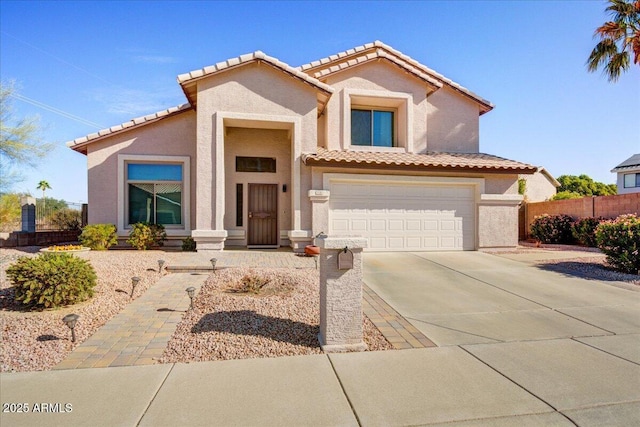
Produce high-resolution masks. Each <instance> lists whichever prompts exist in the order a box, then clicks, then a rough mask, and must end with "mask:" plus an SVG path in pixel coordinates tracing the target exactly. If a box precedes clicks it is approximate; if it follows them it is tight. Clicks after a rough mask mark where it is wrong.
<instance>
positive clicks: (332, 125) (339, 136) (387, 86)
mask: <svg viewBox="0 0 640 427" xmlns="http://www.w3.org/2000/svg"><path fill="white" fill-rule="evenodd" d="M325 82H326V83H327V84H329V85H330V86H332V87H333V88H334V89H335V92H334V94H333V95H332V97H331V99H330V100H329V103H328V104H327V108H326V110H325V115H326V117H327V119H326V120H327V133H326V137H325V139H324V140H320V141H319V143H318V145H320V146H324V147H327V148H328V149H330V150H341V149H343V148H344V145H345V143H344V135H343V127H342V123H343V118H344V117H345V115H347V114H349V117H350V114H351V113H350V111H345V109H344V105H343V104H344V97H343V92H344V90H345V89H354V90H363V91H391V92H402V93H406V94H410V95H411V97H412V100H413V105H412V109H413V151H414V152H423V151H424V150H425V148H426V145H427V86H426V84H425V83H424V82H423V81H421V80H419V79H418V78H415V77H412V76H410V75H409V74H407V73H405V72H402V71H400V69H399V68H398V67H397V66H395V65H391V64H389V63H388V62H387V61H384V60H381V61H377V62H374V63H368V64H364V65H361V66H358V67H354V68H350V69H347V70H345V71H343V72H340V73H337V74H335V75H332V76H329V77H328V78H327V79H326V81H325Z"/></svg>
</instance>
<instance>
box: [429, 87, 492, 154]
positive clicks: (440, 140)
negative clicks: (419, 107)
mask: <svg viewBox="0 0 640 427" xmlns="http://www.w3.org/2000/svg"><path fill="white" fill-rule="evenodd" d="M428 99H429V105H428V113H427V114H428V115H427V122H428V124H429V126H428V128H427V150H428V151H448V152H457V153H477V152H479V147H480V145H479V140H480V130H479V126H480V123H479V122H480V121H479V115H478V114H479V111H478V105H477V104H476V103H474V102H473V101H471V100H469V99H467V98H465V97H464V96H462V95H460V94H459V93H457V92H455V91H454V90H452V89H449V88H447V87H443V88H442V89H440V90H438V91H436V92H435V93H433V94H432V95H430V96H429V98H428Z"/></svg>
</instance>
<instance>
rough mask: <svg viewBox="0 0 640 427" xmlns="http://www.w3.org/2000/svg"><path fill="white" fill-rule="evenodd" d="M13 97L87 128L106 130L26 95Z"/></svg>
mask: <svg viewBox="0 0 640 427" xmlns="http://www.w3.org/2000/svg"><path fill="white" fill-rule="evenodd" d="M11 96H12V97H14V98H16V99H19V100H20V101H23V102H26V103H28V104H31V105H35V106H36V107H40V108H42V109H44V110H47V111H51V112H52V113H56V114H58V115H60V116H62V117H66V118H67V119H71V120H75V121H76V122H79V123H82V124H85V125H87V126H91V127H94V128H96V129H105V128H106V126H102V125H100V124H98V123H95V122H92V121H89V120H86V119H83V118H82V117H78V116H76V115H73V114H71V113H67V112H66V111H63V110H60V109H58V108H55V107H52V106H51V105H47V104H45V103H42V102H40V101H36V100H35V99H31V98H27V97H26V96H24V95H19V94H16V93H12V94H11Z"/></svg>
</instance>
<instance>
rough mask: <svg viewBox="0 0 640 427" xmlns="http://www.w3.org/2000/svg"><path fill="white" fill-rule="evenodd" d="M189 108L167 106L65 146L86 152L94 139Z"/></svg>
mask: <svg viewBox="0 0 640 427" xmlns="http://www.w3.org/2000/svg"><path fill="white" fill-rule="evenodd" d="M191 109H192V107H191V104H182V105H178V106H177V107H172V108H168V109H166V110H162V111H158V112H157V113H153V114H149V115H147V116H143V117H138V118H136V119H133V120H129V121H128V122H125V123H122V124H119V125H116V126H111V127H110V128H108V129H102V130H99V131H98V132H95V133H92V134H89V135H87V136H83V137H82V138H77V139H74V140H73V141H69V142H67V143H66V145H67V147H69V148H71V149H73V150H76V151H79V152H81V153H84V154H86V153H87V149H86V145H87V144H88V143H90V142H95V141H96V140H99V139H102V138H105V137H107V136H111V135H113V134H115V133H118V132H123V131H126V130H131V129H132V128H135V127H139V126H142V125H147V124H149V123H153V122H156V121H158V120H160V119H164V118H167V117H171V116H173V115H175V114H179V113H182V112H184V111H188V110H191Z"/></svg>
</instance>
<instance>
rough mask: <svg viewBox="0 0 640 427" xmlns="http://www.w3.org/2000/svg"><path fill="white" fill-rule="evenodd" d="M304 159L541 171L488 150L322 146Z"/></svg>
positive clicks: (320, 162) (318, 162)
mask: <svg viewBox="0 0 640 427" xmlns="http://www.w3.org/2000/svg"><path fill="white" fill-rule="evenodd" d="M302 160H303V161H304V163H305V164H306V165H309V166H314V165H323V166H325V165H326V166H345V167H362V166H365V167H391V168H397V169H413V170H416V169H422V170H427V171H435V170H461V171H468V170H472V171H494V172H495V171H499V172H513V173H522V174H533V173H535V172H536V171H537V170H538V168H537V167H536V166H532V165H528V164H526V163H520V162H516V161H514V160H508V159H504V158H502V157H498V156H492V155H490V154H484V153H440V152H427V153H425V154H413V153H397V152H370V151H338V150H327V149H326V148H321V147H319V148H318V152H317V153H316V154H313V153H307V154H303V155H302Z"/></svg>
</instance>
